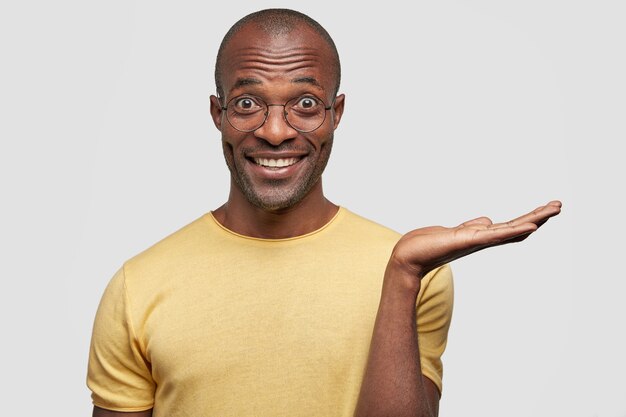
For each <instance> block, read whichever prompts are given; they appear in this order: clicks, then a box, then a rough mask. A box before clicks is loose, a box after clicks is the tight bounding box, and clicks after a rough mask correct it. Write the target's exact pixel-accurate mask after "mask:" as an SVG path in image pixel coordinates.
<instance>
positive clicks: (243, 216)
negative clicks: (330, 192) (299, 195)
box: [213, 179, 339, 239]
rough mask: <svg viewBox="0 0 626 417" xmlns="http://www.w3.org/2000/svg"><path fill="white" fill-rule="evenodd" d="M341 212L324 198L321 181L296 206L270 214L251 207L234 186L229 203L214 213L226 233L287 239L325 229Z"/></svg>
mask: <svg viewBox="0 0 626 417" xmlns="http://www.w3.org/2000/svg"><path fill="white" fill-rule="evenodd" d="M338 209H339V207H338V206H336V205H335V204H333V203H332V202H330V201H328V200H327V199H326V197H324V193H323V191H322V180H321V179H320V180H319V181H318V182H317V184H316V185H315V186H314V187H313V188H312V189H311V191H310V192H309V193H308V194H307V195H306V196H305V197H304V198H303V199H302V200H301V201H300V202H298V203H297V204H296V205H294V206H292V207H289V208H285V209H280V210H271V211H270V210H265V209H262V208H259V207H256V206H254V205H253V204H251V203H250V202H249V201H248V200H247V199H246V198H245V196H244V195H243V193H241V191H240V190H239V188H238V187H237V186H236V185H235V184H231V187H230V194H229V196H228V201H227V202H226V203H225V204H224V205H222V206H221V207H220V208H218V209H217V210H215V211H213V216H214V217H215V219H216V220H217V221H218V222H220V224H222V225H223V226H224V227H226V228H227V229H230V230H232V231H233V232H236V233H239V234H241V235H244V236H250V237H258V238H264V239H284V238H289V237H295V236H302V235H305V234H307V233H311V232H313V231H315V230H317V229H319V228H321V227H323V226H324V225H325V224H327V223H328V222H329V221H330V220H331V219H332V218H333V216H334V215H335V214H336V213H337V210H338Z"/></svg>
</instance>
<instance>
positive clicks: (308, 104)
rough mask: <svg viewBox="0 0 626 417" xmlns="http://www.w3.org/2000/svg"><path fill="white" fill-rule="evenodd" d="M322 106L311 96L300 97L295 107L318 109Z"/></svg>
mask: <svg viewBox="0 0 626 417" xmlns="http://www.w3.org/2000/svg"><path fill="white" fill-rule="evenodd" d="M319 104H320V102H319V100H318V99H316V98H315V97H311V96H305V97H300V98H299V99H298V100H297V101H296V103H295V105H294V107H299V108H300V109H304V110H306V109H313V108H315V107H317V106H318V105H319Z"/></svg>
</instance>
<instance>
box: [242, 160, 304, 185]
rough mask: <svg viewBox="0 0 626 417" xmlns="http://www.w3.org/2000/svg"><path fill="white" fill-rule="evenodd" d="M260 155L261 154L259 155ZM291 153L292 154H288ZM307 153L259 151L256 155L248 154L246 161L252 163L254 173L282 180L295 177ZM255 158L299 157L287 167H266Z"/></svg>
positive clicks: (257, 175) (262, 176)
mask: <svg viewBox="0 0 626 417" xmlns="http://www.w3.org/2000/svg"><path fill="white" fill-rule="evenodd" d="M257 155H259V156H257ZM286 155H290V156H286ZM306 156H307V155H302V154H293V153H290V154H287V153H285V154H280V156H279V155H278V154H274V153H259V154H255V156H254V157H252V156H248V157H247V158H246V161H247V162H248V164H249V165H250V170H251V171H252V173H253V174H254V175H255V176H256V177H259V178H263V179H268V180H280V179H287V178H289V177H293V176H294V175H295V174H296V173H297V172H298V171H299V170H300V168H301V167H302V166H303V161H304V159H305V158H306ZM253 158H263V159H289V158H297V159H298V160H297V161H296V162H295V163H293V164H292V165H289V166H286V167H280V168H278V167H266V166H263V165H259V164H257V163H256V162H255V161H254V159H253Z"/></svg>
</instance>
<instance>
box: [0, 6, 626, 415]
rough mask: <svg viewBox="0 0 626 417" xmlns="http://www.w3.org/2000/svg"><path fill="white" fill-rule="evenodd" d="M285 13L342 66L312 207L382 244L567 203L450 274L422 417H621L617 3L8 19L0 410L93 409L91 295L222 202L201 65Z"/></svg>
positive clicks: (52, 10) (1, 28)
mask: <svg viewBox="0 0 626 417" xmlns="http://www.w3.org/2000/svg"><path fill="white" fill-rule="evenodd" d="M7 3H8V2H7ZM280 6H282V7H290V8H295V9H298V10H301V11H303V12H305V13H308V14H310V15H311V16H312V17H313V18H315V19H317V20H318V21H319V22H320V23H322V25H324V26H325V27H326V28H327V29H328V31H329V32H330V33H331V35H332V36H333V37H334V39H335V41H336V43H337V46H338V48H339V52H340V55H341V57H342V64H343V83H342V87H341V91H342V92H344V93H345V94H346V96H347V99H346V112H345V116H344V119H343V120H342V124H341V126H340V128H339V129H338V131H337V132H336V136H335V149H334V154H333V157H332V158H331V162H330V164H329V167H328V169H327V172H326V174H325V177H324V182H325V189H326V192H327V195H328V196H329V197H330V198H331V200H333V201H335V202H337V203H339V204H341V205H344V206H346V207H348V208H350V209H351V210H353V211H355V212H357V213H360V214H362V215H364V216H366V217H369V218H371V219H373V220H375V221H378V222H379V223H382V224H385V225H388V226H390V227H392V228H394V229H396V230H398V231H401V232H405V231H408V230H410V229H412V228H415V227H419V226H426V225H431V224H443V225H455V224H458V223H460V222H462V221H464V220H467V219H469V218H473V217H477V216H480V215H488V216H491V217H492V218H493V219H494V220H498V221H500V220H508V219H510V218H512V217H515V216H517V215H519V214H521V213H523V212H525V211H528V210H530V209H533V208H535V207H536V206H538V205H540V204H543V203H544V202H547V201H548V200H550V199H555V198H558V199H561V200H562V201H563V202H564V209H563V213H562V214H561V215H560V216H559V217H557V218H555V219H553V220H552V221H550V222H549V223H548V224H546V225H545V226H544V227H543V228H542V229H541V230H540V231H539V232H538V233H537V234H536V235H535V236H533V237H532V238H530V239H528V240H527V241H525V242H524V243H521V244H517V245H513V246H506V247H499V248H495V249H492V250H489V251H485V252H481V253H478V254H475V255H473V256H471V257H470V258H466V259H462V260H459V261H457V262H455V263H454V265H453V268H454V271H455V276H456V304H455V312H454V319H453V324H452V328H451V330H450V337H449V344H448V350H447V351H446V353H445V355H444V364H445V375H444V395H443V398H442V403H441V414H440V415H441V416H444V417H450V416H461V415H464V416H477V415H480V416H484V417H487V416H498V417H500V416H503V415H506V416H511V417H515V416H529V415H530V416H550V417H553V416H572V417H577V416H580V417H624V416H626V358H625V357H626V354H625V352H626V337H625V335H624V332H625V330H624V329H625V327H626V326H625V323H624V322H625V320H624V319H625V317H626V307H625V303H624V297H625V295H624V294H625V293H626V285H625V284H624V272H623V262H622V260H623V256H624V255H623V253H622V249H623V248H624V244H623V235H624V232H625V230H624V220H623V213H624V209H625V207H624V202H623V200H624V199H623V196H624V191H623V190H624V186H623V178H624V169H623V168H622V166H621V165H622V159H623V151H618V148H619V149H622V148H621V147H622V146H623V145H624V142H625V139H626V134H625V129H624V115H625V110H626V99H625V97H626V83H625V81H624V80H625V77H624V74H626V61H625V40H626V30H625V29H624V26H625V25H624V21H625V18H626V13H625V12H626V8H625V7H624V3H623V2H620V1H613V2H611V1H595V2H581V1H556V0H548V1H546V0H542V1H536V0H533V1H524V2H522V1H518V2H512V1H508V2H504V1H486V0H483V1H473V2H468V1H460V0H459V1H449V0H448V1H439V2H428V3H416V2H411V3H409V2H406V3H403V2H400V1H396V0H391V1H390V0H388V1H385V2H382V4H381V3H380V2H377V3H376V5H372V6H369V5H367V3H364V2H361V3H352V4H348V3H347V2H345V3H340V2H338V1H326V0H318V1H315V2H311V1H307V2H297V1H291V2H288V3H287V2H267V1H256V2H232V1H231V2H220V4H219V5H216V3H213V4H212V3H210V2H208V1H202V2H201V1H195V2H184V1H181V2H162V1H107V2H98V3H96V2H84V1H74V2H70V1H60V2H44V1H39V2H13V3H12V5H11V4H5V3H3V5H2V6H0V42H1V55H0V59H1V60H2V65H1V67H0V71H1V74H2V76H1V77H0V88H1V90H0V91H1V93H0V106H1V107H0V120H1V132H0V140H1V148H0V182H1V183H0V185H1V188H0V193H1V194H0V195H1V196H2V197H1V198H2V203H1V205H0V210H1V216H0V222H1V223H0V239H1V247H0V249H1V252H0V256H1V263H0V265H1V266H0V274H1V275H0V278H1V281H0V282H1V288H0V297H1V298H0V309H1V310H0V320H1V331H2V338H1V340H2V342H1V344H0V350H1V355H0V363H1V364H2V368H1V372H2V373H1V375H2V380H3V387H4V388H3V389H2V394H1V395H2V398H3V401H2V403H3V404H2V415H7V416H9V415H10V416H21V415H23V416H36V415H55V416H56V415H59V416H61V415H63V416H85V415H90V412H91V404H90V399H89V392H88V390H87V388H86V386H85V374H86V362H87V353H88V344H89V339H90V332H91V325H92V321H93V316H94V314H95V310H96V308H97V304H98V301H99V299H100V295H101V293H102V291H103V289H104V286H105V285H106V283H107V282H108V280H109V279H110V277H111V276H112V274H113V273H114V272H115V270H116V269H117V268H118V267H119V266H120V265H121V263H122V262H123V261H124V260H126V259H128V258H130V257H131V256H133V255H135V254H136V253H138V252H139V251H141V250H143V249H145V248H147V247H148V246H150V245H151V244H153V243H154V242H156V241H157V240H159V239H161V238H162V237H164V236H166V235H167V234H169V233H171V232H173V231H175V230H176V229H178V228H179V227H181V226H183V225H184V224H186V223H188V222H190V221H191V220H193V219H195V218H197V217H199V216H200V215H201V214H203V213H205V212H207V211H208V210H210V209H214V208H216V207H217V206H219V205H220V204H221V203H222V202H223V201H224V200H225V199H226V197H227V191H228V188H227V187H228V175H227V170H226V168H225V165H224V162H223V159H222V155H221V148H220V145H219V138H220V136H219V132H217V130H215V128H214V127H213V125H212V123H211V122H210V120H209V115H208V95H209V94H210V93H212V92H213V91H214V85H213V77H212V73H213V65H214V57H215V54H216V52H217V47H218V44H219V42H220V40H221V38H222V36H223V35H224V33H225V32H226V31H227V29H228V28H229V27H230V25H231V24H232V23H234V22H235V21H236V20H237V19H239V18H240V17H242V16H243V15H245V14H247V13H249V12H251V11H254V10H258V9H260V8H265V7H280Z"/></svg>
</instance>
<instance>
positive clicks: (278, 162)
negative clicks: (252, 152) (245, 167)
mask: <svg viewBox="0 0 626 417" xmlns="http://www.w3.org/2000/svg"><path fill="white" fill-rule="evenodd" d="M254 162H256V163H257V164H258V165H261V166H264V167H270V168H284V167H288V166H289V165H293V164H295V163H296V162H298V158H285V159H267V158H254Z"/></svg>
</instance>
